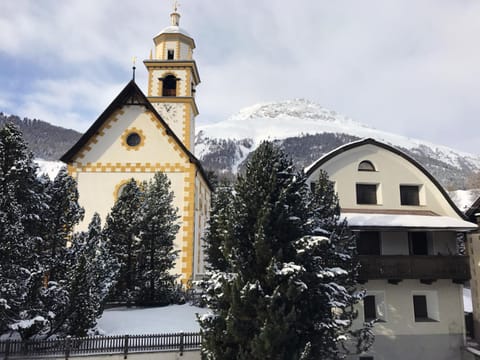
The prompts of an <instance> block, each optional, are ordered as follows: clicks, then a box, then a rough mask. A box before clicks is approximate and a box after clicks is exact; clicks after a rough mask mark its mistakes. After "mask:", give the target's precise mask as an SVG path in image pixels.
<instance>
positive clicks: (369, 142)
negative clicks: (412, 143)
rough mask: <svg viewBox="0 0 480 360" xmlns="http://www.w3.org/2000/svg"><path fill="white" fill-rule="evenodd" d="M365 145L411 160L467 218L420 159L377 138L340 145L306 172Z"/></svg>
mask: <svg viewBox="0 0 480 360" xmlns="http://www.w3.org/2000/svg"><path fill="white" fill-rule="evenodd" d="M364 145H374V146H377V147H380V148H383V149H385V150H387V151H390V152H392V153H394V154H396V155H398V156H400V157H402V158H404V159H405V160H407V161H408V162H410V163H411V164H412V165H413V166H415V167H416V168H417V169H418V170H420V171H421V172H422V173H423V174H424V175H425V176H426V177H427V178H428V179H429V180H430V181H431V182H432V183H433V184H434V185H435V187H437V189H438V190H439V191H440V193H441V194H442V195H443V197H444V198H445V200H446V201H447V202H448V204H449V205H450V206H451V207H452V208H453V210H455V212H456V213H457V215H458V216H460V218H462V219H465V220H467V217H466V216H465V214H464V213H463V212H462V211H461V210H460V209H459V208H458V207H457V206H456V205H455V203H454V202H453V201H452V199H451V198H450V196H449V195H448V194H447V192H446V191H445V189H444V188H443V186H442V185H441V184H440V183H439V182H438V180H437V179H435V178H434V177H433V175H432V174H430V172H428V171H427V170H426V169H425V168H424V167H423V166H422V165H420V163H419V162H418V161H416V160H415V159H413V158H411V157H410V156H408V155H407V154H405V153H404V152H402V151H400V150H398V149H396V148H394V147H393V146H390V145H387V144H385V143H382V142H379V141H377V140H375V139H372V138H367V139H362V140H359V141H354V142H351V143H348V144H346V145H343V146H340V147H338V148H336V149H335V150H333V151H331V152H329V153H327V154H325V155H323V156H322V157H321V158H320V159H318V160H317V161H315V162H314V163H313V164H312V165H310V166H308V167H306V168H305V173H306V175H307V177H309V176H310V175H312V174H313V173H314V172H315V171H316V170H317V169H318V168H320V167H321V166H322V165H323V164H325V163H326V162H327V161H329V160H330V159H332V158H334V157H335V156H337V155H339V154H341V153H343V152H346V151H349V150H351V149H354V148H357V147H360V146H364Z"/></svg>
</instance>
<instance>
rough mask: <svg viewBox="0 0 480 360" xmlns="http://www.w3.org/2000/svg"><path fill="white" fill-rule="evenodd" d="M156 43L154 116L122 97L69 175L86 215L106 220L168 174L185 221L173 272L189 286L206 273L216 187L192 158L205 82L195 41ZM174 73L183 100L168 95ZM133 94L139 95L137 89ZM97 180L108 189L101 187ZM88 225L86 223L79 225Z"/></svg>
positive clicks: (150, 68)
mask: <svg viewBox="0 0 480 360" xmlns="http://www.w3.org/2000/svg"><path fill="white" fill-rule="evenodd" d="M154 43H155V49H154V51H153V52H150V60H145V61H144V65H145V67H146V70H147V72H148V76H147V82H148V84H147V89H148V92H147V100H148V101H149V103H150V105H152V107H153V109H155V110H153V109H152V107H150V106H145V107H143V110H138V111H137V110H136V111H129V110H128V109H129V108H130V106H132V104H137V103H136V102H135V101H133V102H130V101H127V100H122V99H123V98H117V100H116V101H115V102H114V103H112V105H111V106H113V105H115V106H118V107H119V108H118V109H117V110H115V111H114V110H113V108H112V107H109V108H108V112H107V113H106V114H105V115H103V116H101V117H100V118H99V119H98V120H97V122H96V123H95V124H94V126H95V129H98V130H95V131H93V128H91V130H89V131H88V132H87V133H88V134H89V137H88V138H87V139H84V138H82V141H81V144H82V145H80V143H78V145H76V146H75V147H74V148H73V149H75V154H73V155H72V156H71V157H70V159H69V162H68V164H67V171H68V174H69V175H71V176H72V177H73V178H74V179H76V181H77V182H78V183H79V195H80V197H79V201H80V204H81V205H82V206H83V207H84V208H85V211H86V213H89V214H90V213H93V212H94V211H97V210H98V211H99V212H103V213H102V214H100V215H101V216H102V217H103V218H104V217H105V216H106V213H107V212H108V209H109V208H110V207H111V203H112V201H113V202H116V201H117V200H118V197H119V195H120V194H121V192H122V189H123V188H124V186H125V184H127V183H128V182H129V181H130V180H131V179H132V178H134V179H136V181H137V183H139V179H149V178H151V176H153V174H154V173H156V172H163V173H165V174H167V175H168V176H169V178H171V181H172V185H173V186H172V190H174V191H175V203H176V206H178V208H179V210H180V212H179V215H180V216H181V217H180V219H179V223H180V225H181V227H180V230H179V233H178V234H177V236H176V239H175V248H177V249H178V250H180V253H179V257H178V259H177V261H176V264H175V268H174V269H172V271H174V272H175V273H178V274H179V275H180V280H181V282H182V283H183V284H184V285H185V286H187V287H188V286H190V285H191V283H190V282H191V281H192V280H195V278H197V276H201V275H202V274H203V271H204V268H203V264H204V260H203V248H202V247H201V242H202V234H203V230H204V229H205V221H206V220H207V219H208V211H209V208H210V187H209V185H208V183H207V182H206V181H205V179H204V178H203V172H202V171H201V170H202V169H201V165H199V164H198V163H197V162H196V160H195V159H194V158H192V153H193V147H194V145H193V142H194V139H193V138H192V137H193V136H194V126H195V117H196V116H197V115H198V113H199V112H198V108H197V104H196V100H195V98H194V95H195V94H194V91H193V87H194V86H197V85H198V84H199V83H200V76H199V73H198V69H197V65H196V62H195V60H193V56H192V55H193V49H194V48H195V43H194V40H193V39H191V38H189V37H186V36H184V35H178V34H169V33H162V34H160V35H158V36H156V37H155V38H154ZM168 48H171V49H173V50H174V59H172V60H167V50H168ZM170 74H171V75H173V76H175V77H176V78H177V79H179V80H180V81H178V82H177V92H176V96H163V91H162V89H163V86H162V85H163V84H162V80H160V79H162V78H164V77H165V76H167V75H170ZM127 89H128V91H138V89H136V88H134V87H133V86H131V85H130V87H129V88H126V90H127ZM125 94H127V93H125ZM127 95H128V94H127ZM164 103H165V104H171V105H172V106H171V107H172V108H173V107H174V108H175V111H168V112H167V110H165V113H163V109H162V107H164V105H163V104H164ZM165 108H166V107H165ZM159 111H160V112H159ZM159 114H160V116H159ZM162 114H164V115H165V118H163V117H161V115H162ZM145 120H146V121H147V124H146V125H147V126H146V127H145V126H143V125H145V122H144V121H145ZM150 121H151V123H150ZM101 122H103V123H101ZM152 125H154V127H152ZM131 134H138V137H137V136H136V135H135V136H131ZM129 144H130V145H129ZM77 146H78V147H77ZM125 155H127V156H126V157H122V156H125ZM127 158H128V160H127ZM92 173H95V174H97V175H95V174H92ZM97 182H98V183H100V182H101V185H102V186H101V187H98V186H97ZM139 184H140V185H141V184H142V183H139ZM87 225H88V224H87V223H86V222H85V221H84V222H82V223H81V224H80V225H79V227H80V228H86V226H87Z"/></svg>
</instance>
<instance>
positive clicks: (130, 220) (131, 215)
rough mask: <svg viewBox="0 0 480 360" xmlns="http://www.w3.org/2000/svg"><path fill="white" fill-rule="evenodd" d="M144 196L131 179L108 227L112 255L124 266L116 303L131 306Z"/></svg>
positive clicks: (111, 215) (106, 230) (115, 293)
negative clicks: (119, 302)
mask: <svg viewBox="0 0 480 360" xmlns="http://www.w3.org/2000/svg"><path fill="white" fill-rule="evenodd" d="M143 197H144V195H143V192H142V191H141V190H140V188H139V187H138V185H137V183H136V182H135V180H134V179H131V180H130V181H129V182H128V183H126V184H125V186H124V188H123V190H122V192H121V194H120V196H119V197H118V200H117V202H116V203H115V205H114V206H113V208H112V210H111V212H110V214H109V215H108V216H107V221H106V226H105V234H106V236H107V238H108V244H109V249H110V252H111V253H112V254H113V256H114V258H115V259H116V260H117V261H118V263H119V264H120V270H119V272H118V278H117V283H116V287H115V289H114V291H113V294H112V300H114V301H121V302H126V303H127V306H131V304H132V302H133V300H134V297H135V295H134V294H135V282H136V261H137V260H136V254H137V252H138V235H139V231H140V230H139V221H140V220H139V219H140V217H139V216H140V207H141V204H142V201H143Z"/></svg>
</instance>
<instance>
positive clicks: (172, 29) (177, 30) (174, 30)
mask: <svg viewBox="0 0 480 360" xmlns="http://www.w3.org/2000/svg"><path fill="white" fill-rule="evenodd" d="M161 34H182V35H185V36H188V37H191V36H190V34H189V33H188V32H187V31H186V30H185V29H183V28H181V27H180V26H175V25H171V26H167V27H166V28H165V29H163V30H162V31H160V32H159V33H158V35H157V36H159V35H161ZM157 36H155V37H157Z"/></svg>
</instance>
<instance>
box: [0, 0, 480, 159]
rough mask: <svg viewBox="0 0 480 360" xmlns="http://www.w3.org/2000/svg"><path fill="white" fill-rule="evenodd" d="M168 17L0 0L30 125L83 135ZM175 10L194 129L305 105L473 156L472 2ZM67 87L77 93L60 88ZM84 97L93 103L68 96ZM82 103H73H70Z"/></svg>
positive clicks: (477, 75)
mask: <svg viewBox="0 0 480 360" xmlns="http://www.w3.org/2000/svg"><path fill="white" fill-rule="evenodd" d="M170 11H171V3H170V2H169V1H164V2H158V1H155V0H138V1H135V2H123V3H121V4H120V3H118V1H113V0H103V1H101V2H98V1H96V0H70V1H66V2H58V1H56V0H43V1H41V2H38V1H35V0H17V1H15V3H13V2H10V1H3V2H0V61H1V56H2V54H4V55H9V56H14V57H18V58H22V59H26V60H30V59H31V60H32V62H34V63H35V64H40V65H41V67H42V69H44V70H45V72H46V74H45V73H42V74H39V75H38V76H39V77H38V78H34V79H32V89H31V91H27V92H26V93H25V96H26V97H25V99H24V100H23V101H21V103H22V102H23V103H25V104H28V107H27V109H28V111H29V112H32V115H33V116H35V117H41V116H43V115H42V114H45V116H54V119H55V121H59V119H61V118H62V117H63V116H66V117H69V118H70V119H71V120H69V121H70V122H71V123H72V124H77V126H78V129H85V127H86V124H90V123H91V121H93V120H92V119H90V118H91V116H92V115H91V113H88V112H85V111H92V112H95V117H96V116H97V115H98V114H99V113H100V112H101V111H102V110H103V109H102V108H101V106H104V105H105V104H108V103H109V101H111V100H112V99H113V97H114V96H115V95H116V93H110V92H109V91H108V90H107V91H106V93H107V94H108V96H110V98H109V99H108V100H106V97H107V96H106V95H104V96H103V97H102V94H104V92H101V91H100V90H99V89H110V88H112V87H115V86H113V85H115V84H119V83H126V82H127V81H128V80H129V78H130V66H131V65H130V61H131V60H130V59H131V57H132V56H133V55H135V56H137V57H138V58H139V59H142V58H146V57H147V56H148V53H149V50H150V48H151V47H152V45H153V43H152V41H151V39H152V37H153V36H154V35H155V34H156V33H158V32H159V31H160V30H161V29H162V28H163V27H165V26H167V25H168V22H169V18H168V14H169V13H170ZM180 11H181V13H182V18H181V25H182V26H184V27H185V28H186V29H187V30H188V31H189V33H191V34H192V35H193V37H194V38H195V40H196V43H197V47H198V49H197V50H196V53H195V58H196V60H197V61H198V66H199V70H200V74H201V77H202V84H201V86H200V87H199V89H198V93H197V96H198V103H199V108H200V113H201V116H200V118H199V120H200V121H201V122H208V121H212V120H216V121H218V120H221V119H223V118H226V117H228V116H229V115H231V114H232V113H235V112H236V111H238V110H239V109H240V108H241V107H244V106H249V105H252V104H254V103H257V102H263V101H270V100H283V99H288V98H299V97H305V98H309V99H311V100H313V101H316V102H318V103H320V104H322V105H323V106H326V107H329V108H331V109H332V110H336V111H338V112H341V113H344V114H345V115H348V116H350V117H352V118H354V119H356V120H358V121H360V122H363V123H367V124H369V125H372V126H375V127H377V128H380V129H384V130H388V131H394V132H399V133H401V134H405V135H410V136H415V137H419V138H424V139H426V140H431V141H435V142H439V143H442V144H445V145H450V146H457V147H459V149H461V150H467V151H472V152H477V153H478V150H477V148H476V144H469V143H468V142H465V141H462V140H458V141H457V140H456V139H467V138H469V136H470V135H469V133H471V131H469V130H468V129H469V128H471V127H473V126H475V121H476V116H477V114H479V113H480V102H479V101H478V94H479V93H480V91H479V90H480V68H479V67H478V64H479V63H480V48H479V47H478V46H477V42H478V38H480V22H479V21H478V18H479V17H480V3H479V2H478V1H473V0H463V1H449V0H424V1H421V2H418V1H413V0H387V1H378V0H364V1H352V0H350V1H348V0H337V1H334V2H332V1H308V0H298V1H295V2H291V1H287V0H278V1H275V2H271V1H267V0H242V1H218V0H202V1H201V2H200V1H192V0H184V1H183V2H182V6H181V8H180ZM137 68H138V70H137V74H138V83H139V84H140V85H143V84H144V83H145V70H144V69H143V66H141V65H140V64H138V65H137ZM33 76H35V75H33ZM52 79H59V80H58V83H57V84H56V85H54V82H55V81H53V80H52ZM71 79H73V81H74V82H75V83H77V84H78V86H79V89H77V90H73V89H68V88H63V86H66V87H67V86H68V85H70V81H71ZM40 84H42V85H43V84H47V86H46V90H45V93H43V90H41V88H40V87H39V86H40ZM89 84H91V85H89ZM112 84H113V85H112ZM120 88H121V86H120ZM89 91H91V93H92V94H97V95H99V97H97V96H90V97H88V96H87V95H81V94H86V93H88V92H89ZM31 92H33V98H30V99H29V98H28V97H27V96H29V95H28V94H29V93H31ZM99 92H101V93H99ZM80 93H81V94H80ZM22 96H24V94H15V98H17V97H20V98H21V97H22ZM82 96H85V97H84V101H83V102H82V104H79V103H76V102H75V101H73V100H72V99H76V98H79V97H82ZM54 99H57V100H60V99H61V101H62V102H65V105H59V103H58V101H57V102H55V101H52V100H54ZM87 102H92V104H90V105H89V104H86V103H87ZM0 107H1V104H0ZM84 108H86V110H85V109H84ZM93 109H94V110H93ZM34 111H42V113H41V114H40V113H39V114H33V112H34ZM62 112H64V114H67V115H62ZM68 114H70V115H68ZM44 119H45V120H47V121H53V119H52V118H51V117H45V118H44ZM452 133H455V134H456V136H452Z"/></svg>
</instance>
